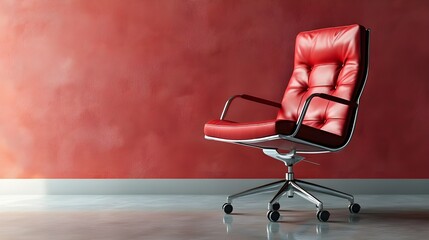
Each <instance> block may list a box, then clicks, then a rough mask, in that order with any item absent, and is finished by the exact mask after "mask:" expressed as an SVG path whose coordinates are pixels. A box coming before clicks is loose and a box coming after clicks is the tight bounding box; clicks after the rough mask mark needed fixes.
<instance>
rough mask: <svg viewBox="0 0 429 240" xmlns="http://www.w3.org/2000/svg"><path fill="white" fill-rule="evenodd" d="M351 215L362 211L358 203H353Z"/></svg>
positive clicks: (350, 206)
mask: <svg viewBox="0 0 429 240" xmlns="http://www.w3.org/2000/svg"><path fill="white" fill-rule="evenodd" d="M349 211H350V213H358V212H359V211H360V205H359V204H357V203H353V204H350V205H349Z"/></svg>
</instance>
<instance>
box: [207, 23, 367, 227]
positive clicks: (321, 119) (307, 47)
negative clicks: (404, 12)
mask: <svg viewBox="0 0 429 240" xmlns="http://www.w3.org/2000/svg"><path fill="white" fill-rule="evenodd" d="M369 32H370V31H369V29H366V28H365V27H363V26H360V25H357V24H355V25H349V26H341V27H333V28H324V29H318V30H313V31H306V32H301V33H299V34H298V35H297V37H296V43H295V60H294V69H293V73H292V76H291V78H290V80H289V83H288V86H287V88H286V90H285V92H284V97H283V99H282V101H281V103H277V102H273V101H270V100H266V99H262V98H258V97H254V96H250V95H246V94H243V95H235V96H233V97H231V98H230V99H229V100H228V101H227V102H226V104H225V107H224V109H223V111H222V114H221V116H220V119H216V120H212V121H209V122H207V123H206V124H205V126H204V134H205V138H206V139H208V140H215V141H220V142H227V143H234V144H240V145H244V146H249V147H256V148H259V149H262V151H263V153H264V154H266V155H268V156H270V157H272V158H274V159H277V160H280V161H282V162H284V163H285V165H286V166H287V173H286V178H285V179H284V180H280V181H276V182H273V183H269V184H266V185H263V186H260V187H256V188H252V189H249V190H246V191H243V192H240V193H237V194H234V195H231V196H228V198H227V202H226V203H225V204H224V205H223V207H222V208H223V211H224V212H225V213H226V214H230V213H231V212H232V211H233V207H232V201H233V200H234V199H236V198H238V197H243V196H248V195H252V194H259V193H263V192H275V191H277V193H276V194H275V195H274V197H273V198H272V200H271V201H270V202H269V203H268V212H267V217H268V219H269V220H270V221H272V222H276V221H277V220H278V219H279V218H280V213H279V212H278V210H279V209H280V204H279V199H280V198H281V197H282V196H284V195H287V196H288V197H293V196H294V194H297V195H298V196H301V197H303V198H304V199H306V200H308V201H310V202H311V203H313V204H315V205H316V207H317V214H316V216H317V218H318V219H319V221H322V222H326V221H328V219H329V216H330V213H329V212H328V211H326V210H324V208H323V203H322V202H321V201H320V200H319V199H317V198H316V197H315V196H314V195H313V194H311V193H310V192H309V191H314V192H319V193H324V194H328V195H332V196H336V197H340V198H344V199H347V200H348V201H349V202H350V205H349V211H350V212H351V213H358V212H359V211H360V206H359V204H357V203H355V202H354V198H353V196H352V195H350V194H347V193H343V192H340V191H337V190H334V189H331V188H327V187H323V186H320V185H317V184H313V183H309V182H306V181H301V180H298V179H295V176H294V172H293V166H294V165H295V164H296V163H298V162H300V161H303V160H304V157H303V156H301V155H298V154H319V153H329V152H336V151H339V150H342V149H344V148H345V147H346V146H347V145H348V143H349V142H350V139H351V137H352V134H353V131H354V128H355V123H356V118H357V112H358V107H359V98H360V96H361V94H362V90H363V88H364V85H365V82H366V79H367V75H368V60H369V59H368V56H369ZM236 98H242V99H245V100H248V101H252V102H255V103H258V104H264V105H267V106H270V107H275V108H278V113H277V116H276V117H275V118H273V119H269V120H264V121H254V122H234V121H230V120H226V114H227V112H228V109H229V107H230V104H231V103H232V102H233V100H234V99H236ZM304 161H305V160H304Z"/></svg>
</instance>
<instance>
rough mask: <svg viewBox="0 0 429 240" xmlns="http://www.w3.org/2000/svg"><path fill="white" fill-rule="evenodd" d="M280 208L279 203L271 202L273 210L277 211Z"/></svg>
mask: <svg viewBox="0 0 429 240" xmlns="http://www.w3.org/2000/svg"><path fill="white" fill-rule="evenodd" d="M279 209H280V203H278V202H276V203H274V204H273V211H277V210H279Z"/></svg>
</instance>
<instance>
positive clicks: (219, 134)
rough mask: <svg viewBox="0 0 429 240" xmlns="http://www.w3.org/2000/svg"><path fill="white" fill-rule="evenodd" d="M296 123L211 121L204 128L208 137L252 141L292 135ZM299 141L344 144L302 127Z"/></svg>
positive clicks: (341, 140) (339, 138)
mask: <svg viewBox="0 0 429 240" xmlns="http://www.w3.org/2000/svg"><path fill="white" fill-rule="evenodd" d="M295 125H296V124H295V122H293V121H289V120H275V119H274V120H265V121H256V122H244V123H238V122H233V121H228V120H218V119H216V120H211V121H209V122H207V123H206V124H205V126H204V134H205V135H206V136H210V137H215V138H221V139H227V140H251V139H257V138H263V137H268V136H273V135H278V134H281V135H291V134H292V133H293V131H294V130H295ZM295 137H296V138H298V139H302V140H305V141H309V142H312V143H316V144H320V145H323V146H327V147H337V146H340V145H341V144H343V143H344V141H345V139H344V137H342V136H339V135H336V134H332V133H329V132H326V131H323V130H320V129H317V128H314V127H310V126H307V125H305V124H303V125H301V128H300V130H299V134H298V135H297V136H295Z"/></svg>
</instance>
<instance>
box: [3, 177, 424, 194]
mask: <svg viewBox="0 0 429 240" xmlns="http://www.w3.org/2000/svg"><path fill="white" fill-rule="evenodd" d="M305 180H306V181H310V182H313V183H316V184H320V185H323V186H327V187H330V188H334V189H337V190H340V191H343V192H347V193H350V194H429V179H305ZM273 181H275V179H0V195H39V194H42V195H69V194H70V195H110V194H123V195H127V194H225V195H228V194H232V193H236V192H240V191H243V190H245V189H248V188H251V187H255V186H259V185H262V184H266V183H269V182H273Z"/></svg>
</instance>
